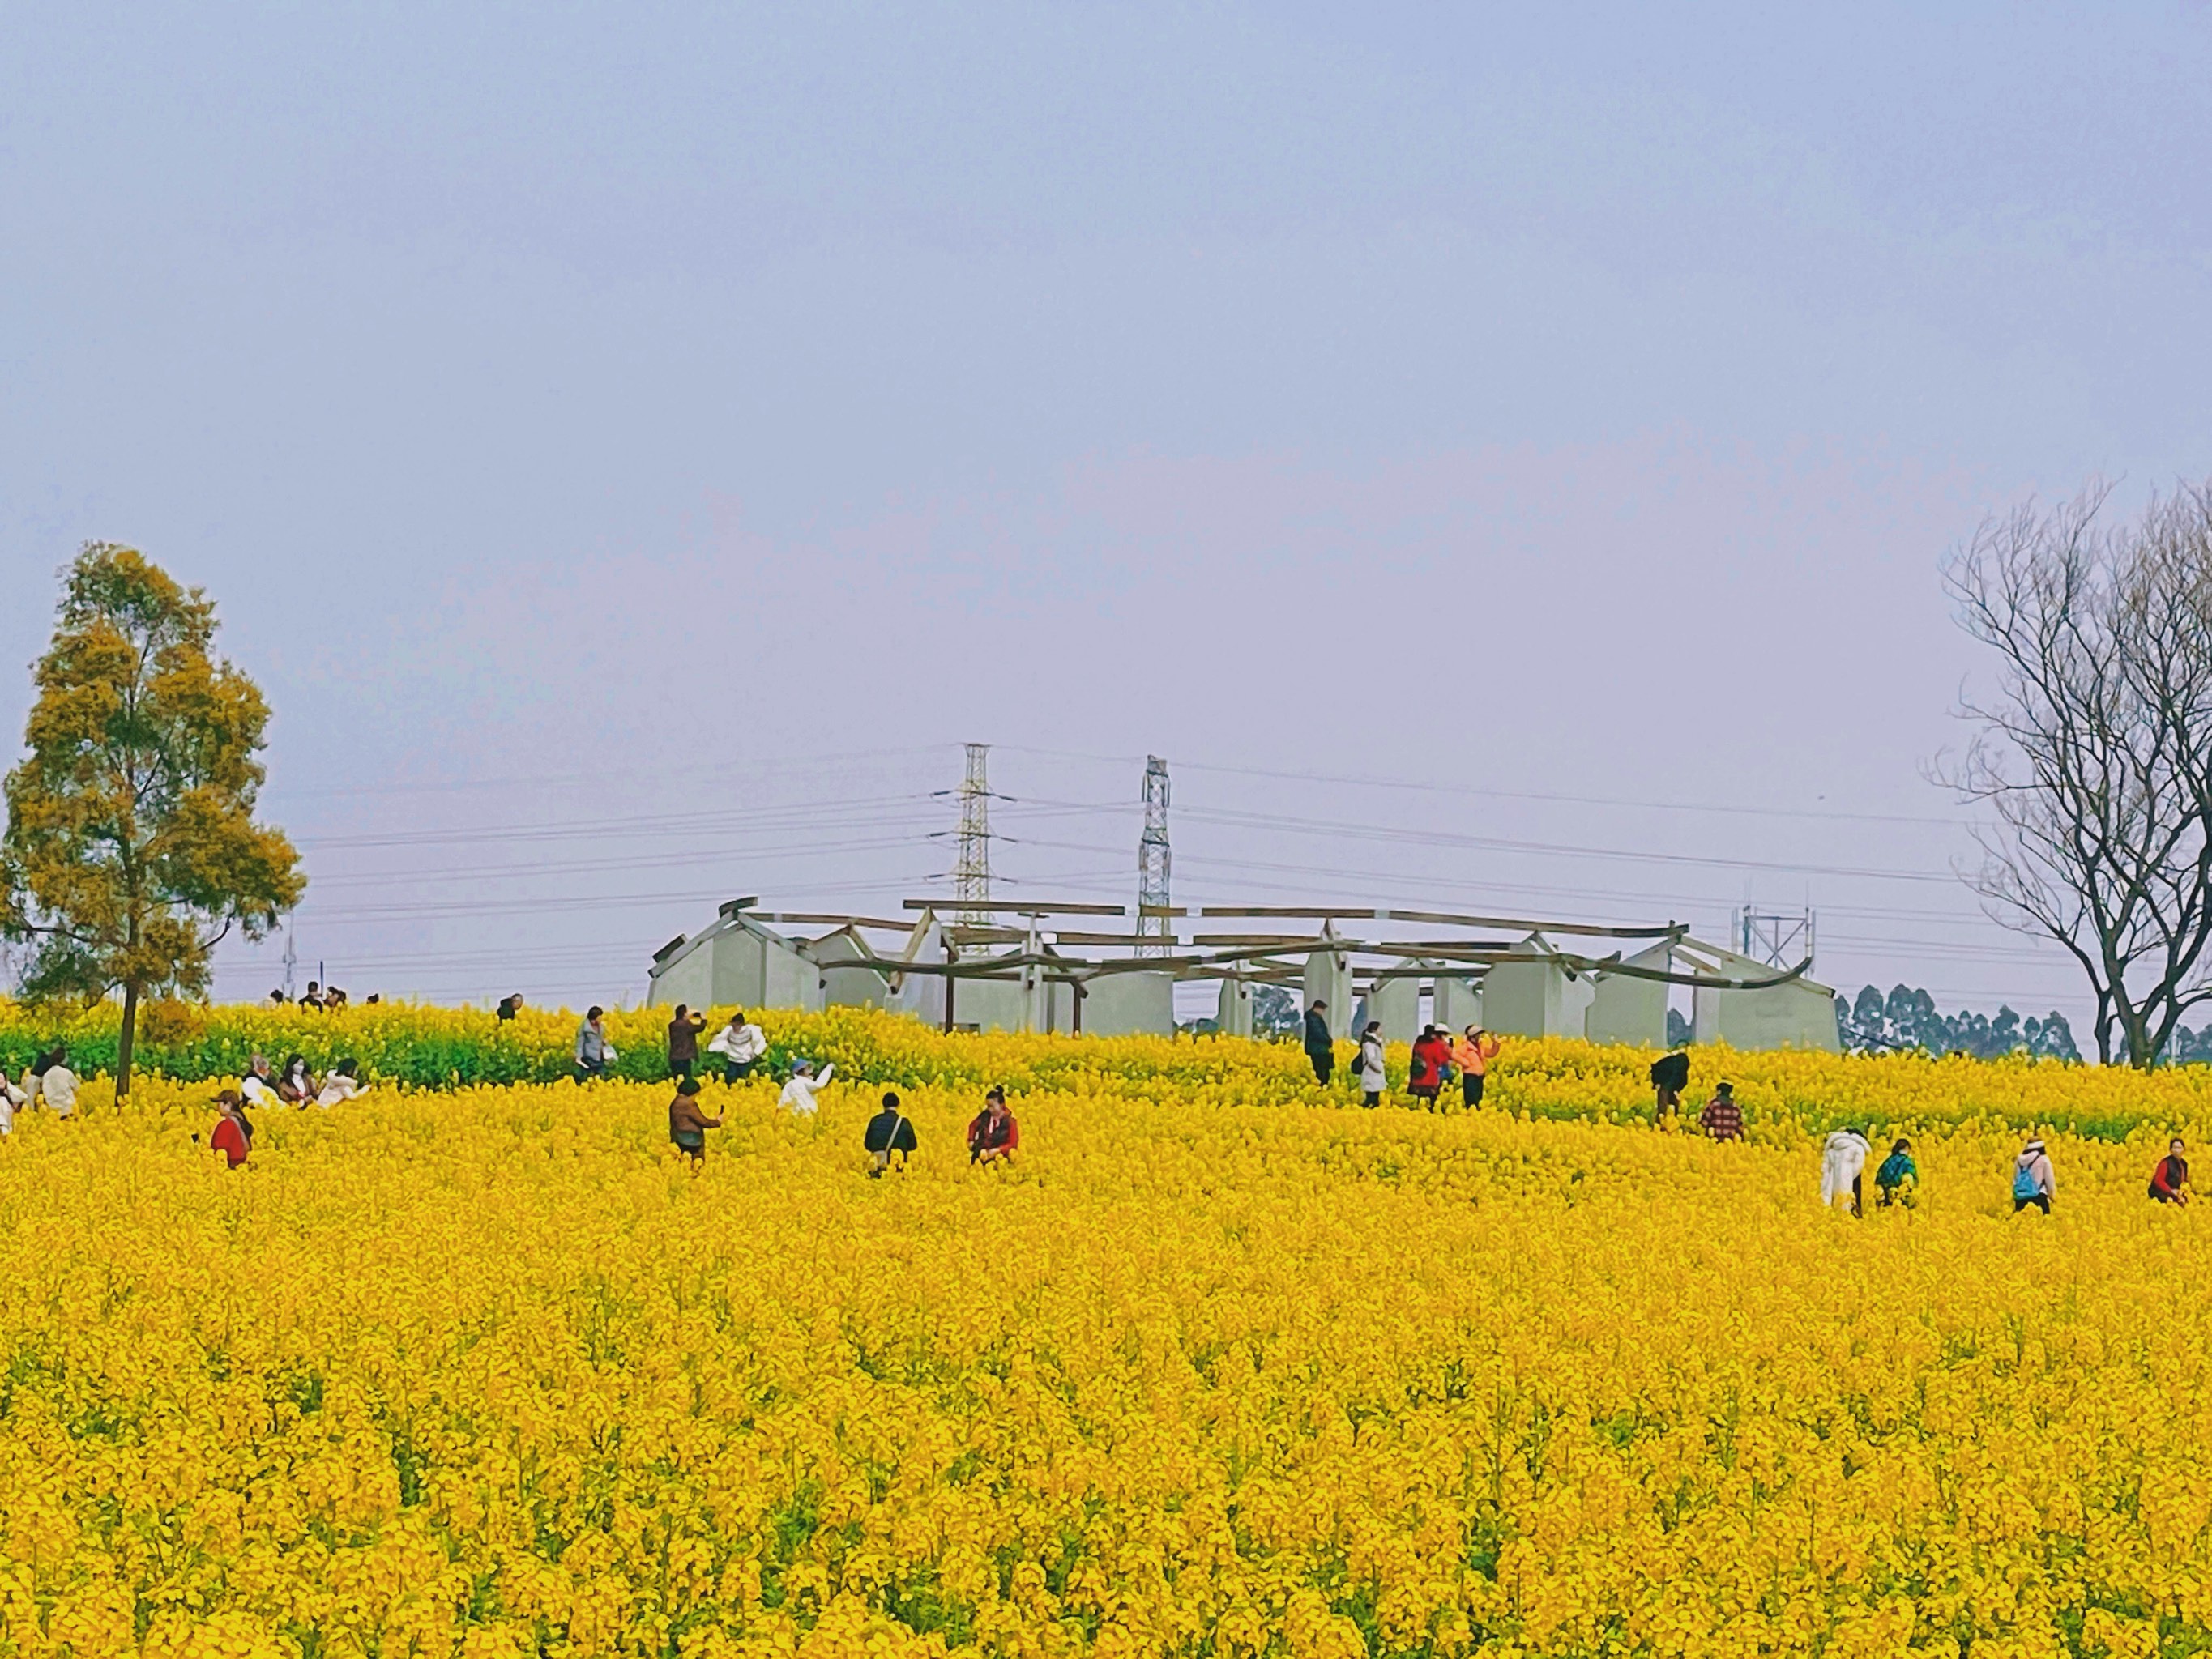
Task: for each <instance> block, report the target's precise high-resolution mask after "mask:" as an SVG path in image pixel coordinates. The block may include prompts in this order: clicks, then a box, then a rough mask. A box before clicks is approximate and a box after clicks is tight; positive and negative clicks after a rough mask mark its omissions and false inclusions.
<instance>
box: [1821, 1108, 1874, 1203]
mask: <svg viewBox="0 0 2212 1659" xmlns="http://www.w3.org/2000/svg"><path fill="white" fill-rule="evenodd" d="M1868 1150H1869V1149H1868V1146H1867V1138H1866V1131H1865V1130H1863V1129H1838V1130H1837V1131H1836V1132H1835V1133H1833V1134H1832V1135H1830V1136H1829V1137H1828V1139H1827V1142H1826V1145H1825V1146H1822V1147H1821V1148H1820V1203H1821V1206H1822V1207H1823V1208H1826V1206H1830V1205H1832V1204H1834V1203H1835V1201H1836V1200H1838V1199H1839V1198H1842V1197H1844V1196H1846V1195H1849V1197H1850V1200H1851V1213H1852V1214H1853V1215H1859V1214H1863V1209H1862V1208H1861V1200H1862V1199H1863V1194H1862V1193H1861V1191H1860V1189H1859V1179H1860V1177H1861V1176H1863V1175H1864V1174H1865V1172H1866V1162H1867V1152H1868Z"/></svg>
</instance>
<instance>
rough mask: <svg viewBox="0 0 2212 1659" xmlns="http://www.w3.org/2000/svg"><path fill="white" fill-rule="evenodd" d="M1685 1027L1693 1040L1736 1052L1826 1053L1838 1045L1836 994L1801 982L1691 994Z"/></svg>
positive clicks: (1829, 1052)
mask: <svg viewBox="0 0 2212 1659" xmlns="http://www.w3.org/2000/svg"><path fill="white" fill-rule="evenodd" d="M1770 971H1771V970H1770ZM1690 1023H1691V1027H1692V1032H1693V1034H1694V1035H1695V1036H1696V1039H1697V1041H1699V1042H1725V1043H1728V1044H1729V1045H1730V1046H1731V1047H1733V1048H1814V1049H1819V1050H1820V1051H1822V1052H1824V1053H1826V1054H1835V1053H1837V1052H1838V1050H1839V1049H1840V1048H1842V1046H1843V1045H1842V1043H1841V1042H1839V1041H1838V1038H1837V1036H1836V994H1835V993H1834V992H1833V991H1832V990H1830V989H1829V988H1828V987H1826V986H1825V985H1815V984H1813V983H1812V982H1811V981H1807V980H1802V979H1801V980H1796V981H1792V982H1791V983H1790V984H1788V985H1774V986H1770V987H1767V988H1766V989H1765V990H1763V991H1710V990H1704V989H1700V990H1698V991H1695V992H1693V993H1692V994H1691V1018H1690Z"/></svg>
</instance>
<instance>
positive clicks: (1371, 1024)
mask: <svg viewBox="0 0 2212 1659" xmlns="http://www.w3.org/2000/svg"><path fill="white" fill-rule="evenodd" d="M1355 1064H1356V1066H1357V1069H1358V1073H1359V1094H1360V1100H1359V1103H1360V1104H1361V1105H1362V1106H1380V1105H1381V1104H1382V1103H1383V1090H1385V1089H1387V1088H1389V1086H1390V1075H1389V1072H1387V1071H1386V1070H1385V1069H1384V1068H1383V1022H1382V1021H1381V1020H1379V1019H1370V1020H1369V1021H1368V1022H1367V1029H1366V1030H1364V1031H1362V1032H1361V1033H1360V1034H1359V1059H1358V1061H1357V1062H1355Z"/></svg>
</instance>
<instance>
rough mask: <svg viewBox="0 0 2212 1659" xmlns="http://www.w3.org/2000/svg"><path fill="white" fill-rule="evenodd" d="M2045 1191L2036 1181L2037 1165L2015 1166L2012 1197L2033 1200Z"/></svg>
mask: <svg viewBox="0 0 2212 1659" xmlns="http://www.w3.org/2000/svg"><path fill="white" fill-rule="evenodd" d="M2042 1190H2043V1188H2042V1187H2041V1186H2040V1185H2039V1184H2038V1182H2037V1181H2036V1179H2035V1165H2033V1164H2014V1165H2013V1170H2012V1195H2013V1196H2014V1197H2015V1198H2033V1197H2034V1196H2036V1194H2039V1193H2040V1192H2041V1191H2042Z"/></svg>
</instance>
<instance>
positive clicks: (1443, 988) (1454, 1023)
mask: <svg viewBox="0 0 2212 1659" xmlns="http://www.w3.org/2000/svg"><path fill="white" fill-rule="evenodd" d="M1432 1018H1434V1019H1435V1020H1436V1023H1437V1024H1439V1025H1441V1026H1443V1028H1444V1030H1447V1031H1449V1032H1450V1033H1451V1034H1452V1035H1453V1036H1458V1035H1459V1034H1460V1033H1462V1031H1464V1030H1467V1028H1468V1026H1470V1025H1480V1024H1484V1021H1483V1018H1482V992H1481V989H1480V987H1478V986H1477V985H1476V984H1475V982H1474V981H1473V980H1469V979H1456V978H1449V977H1447V976H1446V975H1442V974H1439V975H1437V995H1436V1010H1435V1012H1434V1014H1433V1016H1432Z"/></svg>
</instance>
